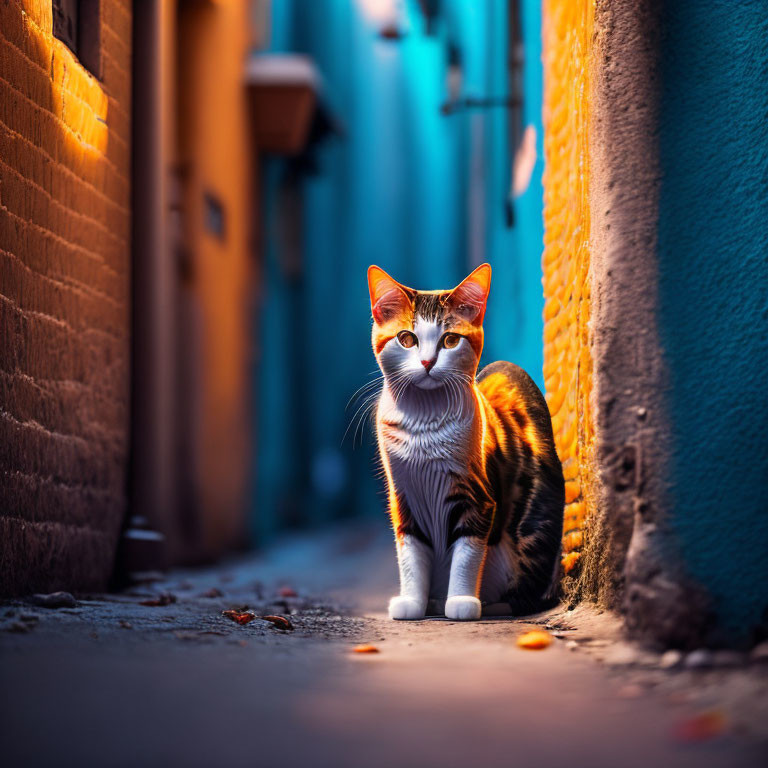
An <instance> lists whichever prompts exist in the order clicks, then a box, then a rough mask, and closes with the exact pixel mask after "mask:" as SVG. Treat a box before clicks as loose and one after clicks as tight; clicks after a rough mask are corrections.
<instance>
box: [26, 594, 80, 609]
mask: <svg viewBox="0 0 768 768" xmlns="http://www.w3.org/2000/svg"><path fill="white" fill-rule="evenodd" d="M30 600H31V602H32V603H34V604H35V605H39V606H40V607H41V608H76V607H77V600H75V598H74V597H73V596H72V595H71V594H70V593H69V592H51V593H50V594H48V595H39V594H38V595H32V597H31V598H30Z"/></svg>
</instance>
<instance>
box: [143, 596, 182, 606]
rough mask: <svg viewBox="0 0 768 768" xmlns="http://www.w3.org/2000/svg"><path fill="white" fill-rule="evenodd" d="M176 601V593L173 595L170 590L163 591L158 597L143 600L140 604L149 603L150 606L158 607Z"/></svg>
mask: <svg viewBox="0 0 768 768" xmlns="http://www.w3.org/2000/svg"><path fill="white" fill-rule="evenodd" d="M175 602H176V595H173V594H171V593H170V592H163V594H162V595H158V596H157V597H151V598H149V600H142V601H141V602H140V603H139V605H148V606H149V607H150V608H158V607H162V606H164V605H171V603H175Z"/></svg>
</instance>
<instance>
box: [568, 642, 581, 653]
mask: <svg viewBox="0 0 768 768" xmlns="http://www.w3.org/2000/svg"><path fill="white" fill-rule="evenodd" d="M565 647H566V648H567V649H568V650H569V651H578V650H579V644H578V643H577V642H576V641H575V640H568V641H567V642H566V644H565Z"/></svg>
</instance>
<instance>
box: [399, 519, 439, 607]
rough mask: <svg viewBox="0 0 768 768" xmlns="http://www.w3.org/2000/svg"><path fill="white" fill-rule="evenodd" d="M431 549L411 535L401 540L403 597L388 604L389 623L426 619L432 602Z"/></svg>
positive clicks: (400, 596)
mask: <svg viewBox="0 0 768 768" xmlns="http://www.w3.org/2000/svg"><path fill="white" fill-rule="evenodd" d="M432 557H433V552H432V548H431V547H430V546H429V545H427V544H425V543H424V542H423V541H419V540H418V539H417V538H414V537H413V536H410V535H408V534H406V535H404V536H402V537H400V538H398V541H397V563H398V566H399V568H400V594H399V595H398V596H397V597H393V598H392V599H391V600H390V601H389V618H390V619H423V618H424V615H425V614H426V612H427V600H428V599H429V580H430V575H431V573H432Z"/></svg>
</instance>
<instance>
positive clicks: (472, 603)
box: [445, 595, 483, 621]
mask: <svg viewBox="0 0 768 768" xmlns="http://www.w3.org/2000/svg"><path fill="white" fill-rule="evenodd" d="M482 612H483V606H482V604H481V603H480V601H479V600H478V599H477V598H476V597H472V596H471V595H456V596H455V597H449V598H448V599H447V600H446V601H445V617H446V618H447V619H458V620H459V621H475V619H479V618H480V615H481V614H482Z"/></svg>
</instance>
